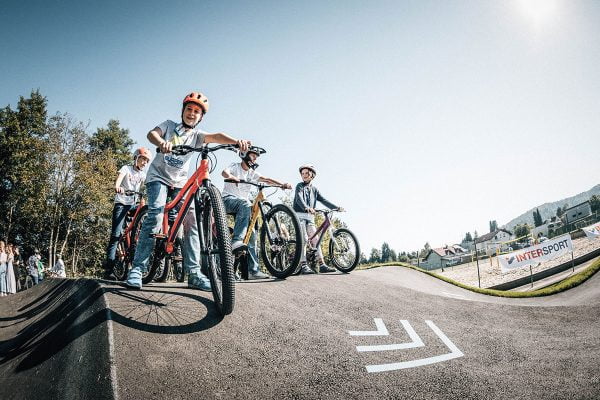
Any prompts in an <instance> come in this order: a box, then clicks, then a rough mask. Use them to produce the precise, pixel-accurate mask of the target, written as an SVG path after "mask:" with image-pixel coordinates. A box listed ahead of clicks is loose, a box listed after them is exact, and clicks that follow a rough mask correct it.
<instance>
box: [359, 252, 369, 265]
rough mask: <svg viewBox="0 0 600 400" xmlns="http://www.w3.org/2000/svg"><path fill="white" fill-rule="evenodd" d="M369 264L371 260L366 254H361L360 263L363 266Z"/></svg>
mask: <svg viewBox="0 0 600 400" xmlns="http://www.w3.org/2000/svg"><path fill="white" fill-rule="evenodd" d="M368 262H369V260H367V256H365V253H363V252H361V253H360V263H361V264H366V263H368Z"/></svg>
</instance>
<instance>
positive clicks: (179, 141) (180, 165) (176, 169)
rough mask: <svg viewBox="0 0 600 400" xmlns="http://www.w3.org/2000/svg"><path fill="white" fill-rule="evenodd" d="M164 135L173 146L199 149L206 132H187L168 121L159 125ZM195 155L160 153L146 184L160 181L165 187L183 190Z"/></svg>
mask: <svg viewBox="0 0 600 400" xmlns="http://www.w3.org/2000/svg"><path fill="white" fill-rule="evenodd" d="M158 128H160V130H161V131H162V133H163V136H162V137H163V139H165V140H166V141H168V142H171V143H172V144H173V146H177V145H187V146H193V147H199V146H200V145H201V144H202V143H204V135H205V133H206V132H203V131H201V130H200V129H190V130H188V131H186V130H185V128H184V127H183V125H182V124H176V123H175V122H173V121H170V120H167V121H165V122H163V123H162V124H160V125H158ZM193 156H194V153H193V152H192V153H188V154H186V155H183V156H176V155H175V154H173V153H169V154H163V153H158V154H157V155H156V157H154V160H153V161H152V163H151V164H150V168H148V173H147V174H146V183H149V182H154V181H160V182H162V183H164V184H165V185H168V186H172V187H175V188H182V187H183V186H184V185H185V182H186V181H187V178H188V171H189V169H190V164H191V160H192V157H193Z"/></svg>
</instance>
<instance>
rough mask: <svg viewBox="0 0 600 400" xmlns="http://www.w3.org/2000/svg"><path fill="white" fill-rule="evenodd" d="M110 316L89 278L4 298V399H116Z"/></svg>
mask: <svg viewBox="0 0 600 400" xmlns="http://www.w3.org/2000/svg"><path fill="white" fill-rule="evenodd" d="M107 315H108V313H107V308H106V306H105V304H104V298H103V295H102V289H101V287H100V285H99V284H98V282H96V281H93V280H87V279H77V280H70V279H48V280H46V281H44V282H42V283H40V284H39V285H37V286H35V287H33V288H31V289H29V290H26V291H23V292H20V293H17V294H15V295H12V296H8V297H3V298H0V399H2V400H8V399H18V400H24V399H36V400H37V399H113V398H114V396H113V388H112V385H111V379H110V371H111V364H110V357H109V343H108V337H109V335H108V334H107Z"/></svg>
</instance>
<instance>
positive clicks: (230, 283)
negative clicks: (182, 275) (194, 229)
mask: <svg viewBox="0 0 600 400" xmlns="http://www.w3.org/2000/svg"><path fill="white" fill-rule="evenodd" d="M195 200H196V204H195V208H196V222H197V224H198V227H199V230H200V232H199V234H200V235H201V237H202V239H203V240H202V241H201V243H202V245H203V246H202V249H201V255H202V264H203V265H205V266H207V269H208V271H207V272H208V277H209V279H210V284H211V286H212V293H213V298H214V300H215V303H216V305H217V309H218V310H219V312H220V313H221V314H222V315H228V314H231V312H232V311H233V307H234V304H235V279H234V273H233V255H232V254H231V238H230V236H229V228H228V227H227V219H226V214H225V207H224V205H223V199H222V198H221V193H219V191H218V190H217V188H216V187H215V186H214V185H213V184H211V183H208V185H206V186H204V187H203V188H202V189H200V190H199V191H198V192H197V193H196V199H195Z"/></svg>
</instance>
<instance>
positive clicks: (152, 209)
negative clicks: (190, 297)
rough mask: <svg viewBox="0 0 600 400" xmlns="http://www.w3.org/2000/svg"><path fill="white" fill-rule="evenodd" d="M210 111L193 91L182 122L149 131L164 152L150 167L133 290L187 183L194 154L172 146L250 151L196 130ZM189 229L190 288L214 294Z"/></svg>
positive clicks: (130, 279) (194, 227) (129, 282)
mask: <svg viewBox="0 0 600 400" xmlns="http://www.w3.org/2000/svg"><path fill="white" fill-rule="evenodd" d="M208 108H209V103H208V99H207V98H206V96H204V95H203V94H202V93H199V92H192V93H190V94H188V95H187V96H186V97H185V98H184V99H183V106H182V109H181V123H179V124H178V123H176V122H173V121H171V120H167V121H164V122H163V123H161V124H160V125H158V126H157V127H155V128H154V129H152V130H151V131H150V132H148V136H147V137H148V140H149V141H150V143H152V144H154V145H156V146H158V147H159V148H160V153H159V154H157V156H156V157H155V158H154V160H153V161H152V163H151V164H150V168H148V173H147V176H146V192H147V194H148V214H147V217H146V219H145V220H144V222H143V224H142V228H141V231H140V235H139V239H138V243H137V247H136V251H135V256H134V259H133V267H132V268H131V270H130V271H129V274H128V276H127V281H126V282H125V283H126V285H127V286H129V287H132V288H136V289H141V288H142V275H143V273H144V272H145V271H146V270H147V268H148V260H149V258H150V255H151V254H152V251H153V250H154V243H155V238H154V236H153V234H156V233H158V232H159V231H160V227H161V223H162V218H163V211H164V207H165V204H166V201H167V196H169V195H171V196H173V197H175V196H176V194H177V193H178V192H179V191H180V190H181V188H182V187H183V186H184V185H185V182H186V181H187V176H188V170H189V169H190V165H191V162H192V160H191V158H192V153H188V154H185V155H175V154H172V153H171V149H172V147H173V146H176V145H188V146H194V147H199V146H200V145H202V143H220V144H237V145H238V146H239V148H240V150H241V151H246V150H248V146H249V145H250V141H248V140H237V139H234V138H232V137H231V136H229V135H226V134H225V133H207V132H204V131H201V130H200V129H197V128H196V126H197V125H198V124H199V123H200V121H201V120H202V117H203V116H204V114H206V112H207V111H208ZM188 216H189V215H188ZM188 226H189V229H188V231H186V232H185V237H184V243H183V257H184V260H183V264H184V267H185V269H186V270H187V271H188V287H190V288H194V289H199V290H204V291H210V290H211V286H210V280H209V279H208V278H207V277H206V275H204V274H203V273H202V272H201V271H200V260H199V256H200V254H199V253H200V243H199V238H198V227H197V225H196V224H188Z"/></svg>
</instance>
